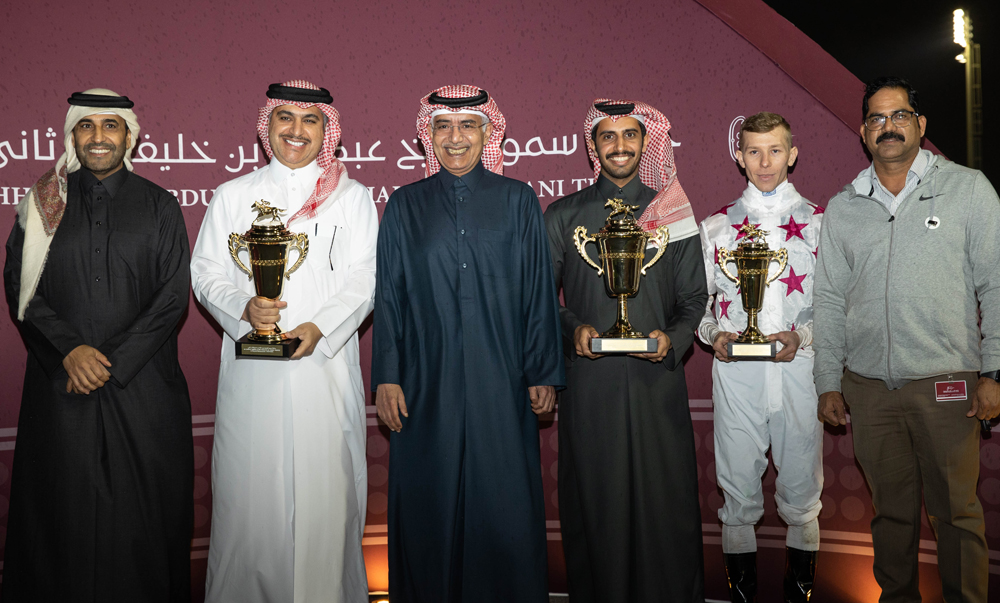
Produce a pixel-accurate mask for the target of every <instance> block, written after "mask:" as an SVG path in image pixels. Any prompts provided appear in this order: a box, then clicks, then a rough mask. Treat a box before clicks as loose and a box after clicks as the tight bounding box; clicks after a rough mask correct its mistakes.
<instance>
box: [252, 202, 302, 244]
mask: <svg viewBox="0 0 1000 603" xmlns="http://www.w3.org/2000/svg"><path fill="white" fill-rule="evenodd" d="M250 207H251V209H253V210H254V211H256V212H257V217H256V218H254V221H253V223H252V224H251V225H250V230H249V231H247V233H246V234H245V235H244V236H245V237H248V238H258V237H285V236H292V235H291V233H289V232H288V230H286V229H285V225H284V223H282V221H281V217H280V215H281V214H283V213H285V210H283V209H281V208H280V207H272V206H271V204H270V203H269V202H268V201H265V200H263V199H261V200H260V201H254V202H253V205H251V206H250Z"/></svg>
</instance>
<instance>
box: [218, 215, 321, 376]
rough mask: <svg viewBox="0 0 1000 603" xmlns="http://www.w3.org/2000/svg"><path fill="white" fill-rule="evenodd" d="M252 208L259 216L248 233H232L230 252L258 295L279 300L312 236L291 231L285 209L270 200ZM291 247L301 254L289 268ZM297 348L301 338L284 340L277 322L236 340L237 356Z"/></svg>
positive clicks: (274, 354) (278, 354) (283, 354)
mask: <svg viewBox="0 0 1000 603" xmlns="http://www.w3.org/2000/svg"><path fill="white" fill-rule="evenodd" d="M252 207H253V209H254V210H255V211H256V212H257V217H256V218H255V219H254V221H253V224H251V225H250V230H248V231H247V232H246V233H244V234H237V233H235V232H234V233H232V234H230V235H229V254H230V255H231V256H233V261H235V262H236V265H237V266H239V267H240V270H242V271H243V272H246V273H247V275H248V278H250V280H252V281H253V285H254V289H255V290H256V291H257V295H258V296H259V297H266V298H267V299H271V300H274V301H277V300H279V299H281V291H282V289H283V285H284V282H285V279H287V278H291V274H292V273H293V272H295V271H296V270H297V269H298V267H299V266H301V265H302V261H303V260H305V259H306V255H307V254H308V253H309V237H308V236H306V235H305V233H298V234H292V233H290V232H288V230H287V229H286V228H285V225H284V224H282V223H281V218H280V217H279V216H278V214H280V213H282V212H284V210H282V209H279V208H277V207H271V204H270V203H268V202H267V201H264V200H260V201H255V202H254V204H253V206H252ZM240 249H246V250H247V254H248V255H249V259H250V269H248V268H247V267H246V266H245V265H244V264H243V262H242V261H241V260H240V256H239V253H240ZM292 249H297V250H298V252H299V257H298V258H296V260H295V263H294V264H292V267H291V268H288V267H287V265H288V256H289V252H290V250H292ZM297 347H299V340H298V339H282V337H281V329H280V328H278V325H274V329H270V330H260V329H254V330H253V331H251V332H250V333H247V334H246V335H244V336H243V337H240V339H239V340H238V341H237V342H236V357H237V358H240V357H244V356H253V357H265V358H288V357H290V356H291V355H292V353H294V352H295V349H296V348H297Z"/></svg>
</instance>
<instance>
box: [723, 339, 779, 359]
mask: <svg viewBox="0 0 1000 603" xmlns="http://www.w3.org/2000/svg"><path fill="white" fill-rule="evenodd" d="M726 352H727V353H728V354H729V357H730V358H732V359H733V360H774V357H775V355H777V353H778V342H777V341H767V342H764V343H740V342H738V341H731V342H729V346H728V347H727V350H726Z"/></svg>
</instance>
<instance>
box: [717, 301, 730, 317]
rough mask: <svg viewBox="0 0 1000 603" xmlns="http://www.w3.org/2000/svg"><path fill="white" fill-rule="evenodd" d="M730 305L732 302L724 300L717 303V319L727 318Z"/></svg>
mask: <svg viewBox="0 0 1000 603" xmlns="http://www.w3.org/2000/svg"><path fill="white" fill-rule="evenodd" d="M731 303H733V302H731V301H726V300H724V299H723V300H720V301H719V318H722V317H723V316H725V317H726V318H729V304H731Z"/></svg>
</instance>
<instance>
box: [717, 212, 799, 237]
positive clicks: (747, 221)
mask: <svg viewBox="0 0 1000 603" xmlns="http://www.w3.org/2000/svg"><path fill="white" fill-rule="evenodd" d="M749 225H750V216H747V217H745V218H743V222H742V223H740V224H730V226H732V227H733V228H735V229H736V232H737V235H736V240H737V241H739V240H740V239H742V238H743V237H745V236H746V233H744V232H740V229H741V228H743V227H744V226H749ZM753 227H754V228H760V224H754V225H753ZM785 240H786V241H787V240H788V239H785Z"/></svg>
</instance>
